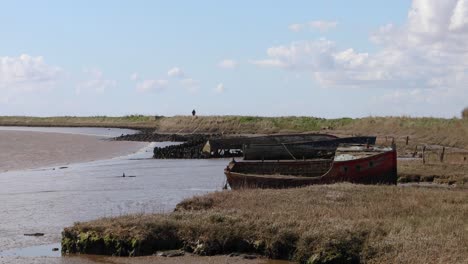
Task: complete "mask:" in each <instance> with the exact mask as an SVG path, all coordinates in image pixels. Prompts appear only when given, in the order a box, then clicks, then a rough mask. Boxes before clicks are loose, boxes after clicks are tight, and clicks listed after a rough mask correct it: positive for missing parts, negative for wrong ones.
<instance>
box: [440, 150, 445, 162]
mask: <svg viewBox="0 0 468 264" xmlns="http://www.w3.org/2000/svg"><path fill="white" fill-rule="evenodd" d="M444 156H445V147H443V148H442V153H440V162H444Z"/></svg>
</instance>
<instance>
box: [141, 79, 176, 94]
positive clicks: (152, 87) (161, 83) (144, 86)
mask: <svg viewBox="0 0 468 264" xmlns="http://www.w3.org/2000/svg"><path fill="white" fill-rule="evenodd" d="M168 84H169V81H168V80H142V81H141V82H139V83H137V85H136V90H137V91H139V92H149V91H160V90H162V89H164V88H166V87H167V85H168Z"/></svg>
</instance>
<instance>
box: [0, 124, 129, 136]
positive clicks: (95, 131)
mask: <svg viewBox="0 0 468 264" xmlns="http://www.w3.org/2000/svg"><path fill="white" fill-rule="evenodd" d="M0 130H8V131H31V132H51V133H64V134H78V135H87V136H97V137H118V136H120V135H122V134H134V133H137V132H138V131H137V130H133V129H121V128H102V127H20V126H18V127H8V126H6V127H5V126H0Z"/></svg>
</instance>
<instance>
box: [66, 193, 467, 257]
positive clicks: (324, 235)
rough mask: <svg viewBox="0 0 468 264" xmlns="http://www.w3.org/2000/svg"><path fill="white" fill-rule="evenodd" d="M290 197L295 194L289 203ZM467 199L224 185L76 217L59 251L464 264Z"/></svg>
mask: <svg viewBox="0 0 468 264" xmlns="http://www.w3.org/2000/svg"><path fill="white" fill-rule="evenodd" d="M291 201H294V202H293V203H292V202H291ZM467 218H468V196H467V195H466V191H464V190H459V189H451V190H448V189H427V188H410V187H400V186H363V185H351V184H336V185H325V186H311V187H307V188H298V189H286V190H258V189H257V190H244V191H224V192H217V193H212V194H208V195H205V196H201V197H195V198H192V199H188V200H185V201H183V202H181V203H180V204H179V205H178V206H177V208H176V211H175V212H173V213H171V214H153V215H127V216H122V217H117V218H104V219H99V220H95V221H91V222H86V223H76V224H75V225H74V226H72V227H70V228H66V229H65V231H64V232H63V240H62V250H63V251H64V252H70V253H74V252H81V253H93V254H115V255H122V256H123V255H149V254H153V253H154V252H155V251H157V250H165V249H179V248H182V249H184V250H185V251H189V252H193V253H195V254H199V255H213V254H226V253H230V252H245V253H256V254H261V255H265V256H267V257H270V258H279V259H291V260H295V261H297V262H300V263H388V262H399V263H429V262H438V263H463V262H465V261H467V260H468V252H467V251H466V248H467V247H468V233H467V232H466V228H468V226H467V223H466V219H467Z"/></svg>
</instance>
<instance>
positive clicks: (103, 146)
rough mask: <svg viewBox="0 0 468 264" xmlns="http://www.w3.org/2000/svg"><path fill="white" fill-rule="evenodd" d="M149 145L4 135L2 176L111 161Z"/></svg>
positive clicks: (0, 160) (88, 138) (90, 138)
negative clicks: (9, 172) (16, 172)
mask: <svg viewBox="0 0 468 264" xmlns="http://www.w3.org/2000/svg"><path fill="white" fill-rule="evenodd" d="M146 144H147V143H142V142H124V141H119V142H117V141H109V140H103V139H101V138H98V137H95V136H86V135H75V134H61V133H42V132H29V131H0V172H3V171H10V170H20V169H32V168H39V167H44V166H58V165H66V164H70V163H77V162H87V161H93V160H98V159H108V158H113V157H117V156H121V155H126V154H130V153H133V152H135V151H137V150H139V149H140V148H142V147H144V146H145V145H146Z"/></svg>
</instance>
